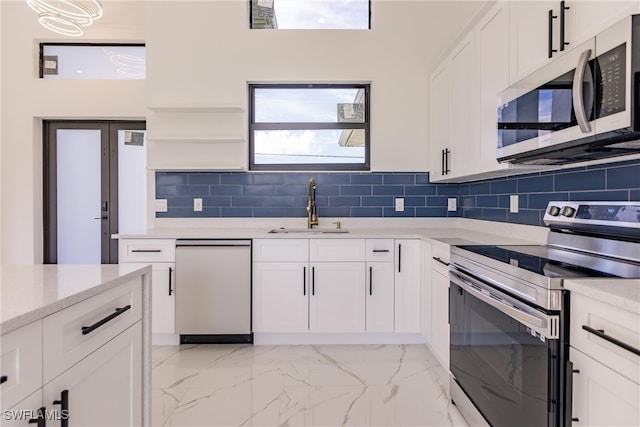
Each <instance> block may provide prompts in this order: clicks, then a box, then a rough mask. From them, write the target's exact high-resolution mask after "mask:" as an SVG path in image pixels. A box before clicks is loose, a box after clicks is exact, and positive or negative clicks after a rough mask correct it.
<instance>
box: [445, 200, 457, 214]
mask: <svg viewBox="0 0 640 427" xmlns="http://www.w3.org/2000/svg"><path fill="white" fill-rule="evenodd" d="M457 209H458V199H456V198H455V197H449V198H448V199H447V211H449V212H455V211H456V210H457Z"/></svg>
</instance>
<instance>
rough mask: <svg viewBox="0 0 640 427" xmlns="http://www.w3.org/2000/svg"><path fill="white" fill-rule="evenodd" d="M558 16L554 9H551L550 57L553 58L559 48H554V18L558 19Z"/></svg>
mask: <svg viewBox="0 0 640 427" xmlns="http://www.w3.org/2000/svg"><path fill="white" fill-rule="evenodd" d="M556 18H557V16H556V15H554V14H553V9H549V52H548V53H549V58H551V57H552V56H553V54H554V52H557V51H558V50H557V49H554V48H553V20H554V19H556Z"/></svg>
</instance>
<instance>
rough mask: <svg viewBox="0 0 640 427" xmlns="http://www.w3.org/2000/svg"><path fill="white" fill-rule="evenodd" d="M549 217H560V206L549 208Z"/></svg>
mask: <svg viewBox="0 0 640 427" xmlns="http://www.w3.org/2000/svg"><path fill="white" fill-rule="evenodd" d="M548 213H549V215H551V216H558V215H560V208H559V207H558V206H549V212H548Z"/></svg>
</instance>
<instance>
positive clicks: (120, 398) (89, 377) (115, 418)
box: [43, 322, 142, 426]
mask: <svg viewBox="0 0 640 427" xmlns="http://www.w3.org/2000/svg"><path fill="white" fill-rule="evenodd" d="M141 339H142V327H141V323H140V322H137V323H135V324H134V325H133V326H131V327H129V328H128V329H127V330H125V331H124V332H122V333H121V334H120V335H118V336H117V337H115V338H114V339H112V340H111V341H109V342H108V343H106V344H105V345H104V346H103V347H101V348H99V349H98V350H96V351H95V352H93V353H91V354H90V355H89V356H87V357H86V358H85V359H83V360H81V361H80V362H79V363H77V364H76V365H74V366H73V367H71V368H70V369H69V370H68V371H66V372H64V373H63V374H61V375H60V376H58V377H56V378H55V379H53V381H51V382H50V383H48V384H46V385H45V386H44V389H43V401H44V406H46V407H47V408H50V407H54V408H55V409H63V408H61V406H60V405H53V402H54V401H57V400H60V399H61V393H62V392H63V391H64V390H67V391H68V405H69V408H68V410H69V425H71V426H140V425H141V424H142V389H141V379H142V363H141V362H140V361H141V359H142V355H141V353H142V349H141V348H142V344H141Z"/></svg>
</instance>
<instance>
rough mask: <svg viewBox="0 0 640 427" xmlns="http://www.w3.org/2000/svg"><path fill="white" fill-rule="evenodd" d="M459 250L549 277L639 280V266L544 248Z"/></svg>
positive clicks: (484, 247) (480, 247) (464, 246)
mask: <svg viewBox="0 0 640 427" xmlns="http://www.w3.org/2000/svg"><path fill="white" fill-rule="evenodd" d="M457 247H458V248H460V249H463V250H466V251H469V252H473V253H475V254H478V255H482V256H485V257H488V258H491V259H493V260H496V261H499V262H503V263H505V264H510V265H512V266H515V267H519V268H522V269H524V270H527V271H530V272H532V273H535V274H538V275H541V276H545V277H550V278H578V277H594V278H595V277H621V278H640V264H638V263H634V262H630V261H624V260H619V259H615V258H609V257H602V256H596V255H592V254H587V253H584V252H578V251H572V250H565V249H558V248H554V247H552V246H545V245H531V246H529V245H512V246H502V245H500V246H493V245H457Z"/></svg>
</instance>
